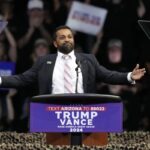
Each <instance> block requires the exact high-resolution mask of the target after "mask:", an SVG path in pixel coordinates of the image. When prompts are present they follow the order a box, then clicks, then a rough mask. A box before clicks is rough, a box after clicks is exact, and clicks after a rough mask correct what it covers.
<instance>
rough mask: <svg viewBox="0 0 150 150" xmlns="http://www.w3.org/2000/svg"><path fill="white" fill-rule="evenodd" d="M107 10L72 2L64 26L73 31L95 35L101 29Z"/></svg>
mask: <svg viewBox="0 0 150 150" xmlns="http://www.w3.org/2000/svg"><path fill="white" fill-rule="evenodd" d="M106 15H107V10H106V9H104V8H99V7H95V6H92V5H88V4H84V3H81V2H77V1H74V2H73V3H72V7H71V9H70V12H69V15H68V19H67V22H66V25H67V26H69V27H70V28H72V29H73V30H75V31H80V32H83V33H87V34H92V35H97V34H98V33H99V32H100V31H101V30H102V28H103V25H104V22H105V19H106Z"/></svg>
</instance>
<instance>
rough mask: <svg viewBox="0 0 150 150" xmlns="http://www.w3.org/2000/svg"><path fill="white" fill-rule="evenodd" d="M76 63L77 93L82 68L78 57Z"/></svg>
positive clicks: (76, 91)
mask: <svg viewBox="0 0 150 150" xmlns="http://www.w3.org/2000/svg"><path fill="white" fill-rule="evenodd" d="M76 64H77V67H76V68H75V71H76V75H77V78H76V88H75V93H78V80H79V68H81V62H80V60H78V59H76Z"/></svg>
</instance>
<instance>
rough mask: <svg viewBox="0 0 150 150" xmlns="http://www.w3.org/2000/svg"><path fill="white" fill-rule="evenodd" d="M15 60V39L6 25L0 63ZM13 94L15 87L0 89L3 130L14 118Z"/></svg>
mask: <svg viewBox="0 0 150 150" xmlns="http://www.w3.org/2000/svg"><path fill="white" fill-rule="evenodd" d="M1 17H2V16H1ZM2 19H3V17H2ZM16 60H17V54H16V41H15V39H14V37H13V34H12V33H11V32H10V31H9V28H7V27H6V28H5V29H4V31H3V32H2V33H1V34H0V63H1V62H10V63H11V62H12V63H16ZM0 69H1V68H0ZM15 94H16V90H15V89H8V90H4V89H0V109H1V113H0V130H5V129H6V128H8V129H9V130H11V123H12V122H13V119H14V107H13V103H12V98H13V96H14V95H15Z"/></svg>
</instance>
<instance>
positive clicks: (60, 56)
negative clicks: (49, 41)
mask: <svg viewBox="0 0 150 150" xmlns="http://www.w3.org/2000/svg"><path fill="white" fill-rule="evenodd" d="M63 55H65V54H63V53H61V52H60V51H58V52H57V57H59V58H62V56H63ZM67 55H69V56H70V57H71V58H74V56H75V54H74V50H72V51H71V52H70V53H68V54H67Z"/></svg>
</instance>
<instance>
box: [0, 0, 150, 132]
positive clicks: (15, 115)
mask: <svg viewBox="0 0 150 150" xmlns="http://www.w3.org/2000/svg"><path fill="white" fill-rule="evenodd" d="M78 1H81V2H83V3H86V4H88V5H93V6H96V7H102V8H105V9H107V10H108V15H107V18H106V21H105V24H104V28H103V31H101V32H99V33H98V35H97V36H92V35H87V34H85V33H81V32H76V31H75V41H76V45H75V46H76V51H79V52H85V53H92V54H94V55H95V56H96V57H97V59H98V61H99V62H100V63H101V64H102V65H103V66H105V67H106V68H108V69H110V70H117V71H122V72H128V71H130V70H131V69H133V67H134V65H135V64H136V63H139V64H140V66H142V67H146V69H147V73H146V75H145V76H144V78H143V79H142V80H141V81H139V82H137V83H136V85H108V84H104V83H102V82H100V83H97V93H100V94H114V95H119V96H121V98H122V100H123V103H124V130H149V129H150V117H149V114H150V111H149V106H150V105H149V102H148V101H149V98H150V94H149V90H150V86H149V82H150V78H149V74H150V55H149V54H150V51H149V48H150V44H149V40H148V39H147V37H146V36H145V35H144V33H143V31H142V30H141V29H140V27H139V26H138V23H137V21H138V20H139V19H146V20H149V18H150V15H149V10H150V9H149V7H150V2H148V1H146V0H132V1H131V0H101V1H98V0H78ZM72 2H73V0H51V1H49V0H43V1H42V0H21V1H18V0H0V19H1V20H2V19H4V20H7V21H8V25H7V27H6V28H5V29H4V31H3V32H2V33H1V34H0V61H8V62H13V63H15V64H16V73H22V72H24V71H25V70H27V69H28V68H30V67H31V66H32V65H33V63H34V62H36V60H37V58H38V57H40V56H44V55H46V54H48V53H56V49H55V48H54V47H53V44H52V33H53V31H54V29H55V28H56V27H58V26H60V25H64V24H65V23H66V20H67V17H68V14H69V10H70V8H71V5H72ZM36 88H37V86H35V87H32V88H30V87H29V88H28V89H17V90H16V89H9V90H7V91H2V90H0V131H8V130H9V131H14V130H15V131H18V132H22V131H28V114H29V101H30V99H31V97H32V96H33V95H37V94H38V93H37V89H36Z"/></svg>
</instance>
